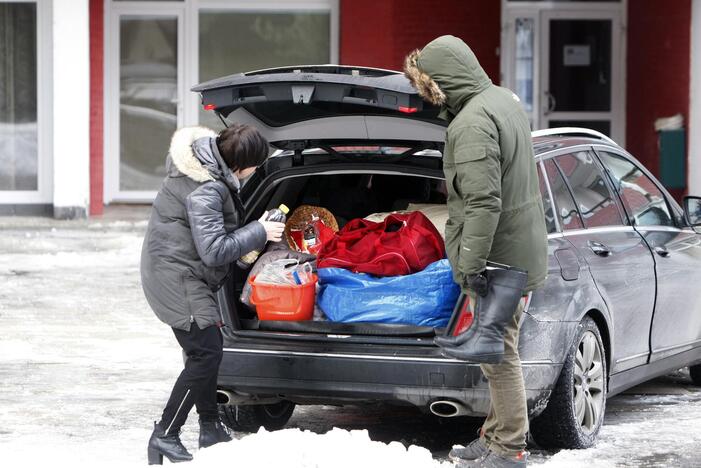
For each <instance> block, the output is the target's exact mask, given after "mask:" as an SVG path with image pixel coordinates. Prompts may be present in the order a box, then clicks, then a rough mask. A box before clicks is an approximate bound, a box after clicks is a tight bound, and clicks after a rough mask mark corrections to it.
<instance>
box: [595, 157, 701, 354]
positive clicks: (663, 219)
mask: <svg viewBox="0 0 701 468" xmlns="http://www.w3.org/2000/svg"><path fill="white" fill-rule="evenodd" d="M597 154H598V155H599V158H600V159H601V161H602V162H603V163H604V165H605V166H606V168H607V170H608V172H609V175H610V176H611V179H612V180H613V184H614V188H615V190H616V191H617V192H618V194H619V196H620V198H621V200H622V202H623V205H624V207H625V210H626V212H627V213H628V217H629V218H630V219H631V221H632V223H633V226H634V227H635V229H636V231H638V232H639V233H640V234H641V235H642V236H643V238H644V239H645V240H646V241H647V243H648V244H649V246H650V248H651V249H652V251H653V252H654V255H653V257H654V261H655V269H656V272H657V300H656V305H655V314H654V318H653V321H652V332H651V334H650V341H651V348H652V356H651V357H650V360H651V361H655V360H659V359H662V358H665V357H667V356H670V355H672V354H676V353H680V352H683V351H686V350H688V349H691V348H693V347H696V346H701V288H699V287H698V285H699V284H701V240H700V239H699V235H698V234H696V233H695V232H694V231H693V230H692V229H691V228H689V227H685V226H683V222H682V220H681V219H680V218H681V217H680V216H675V212H676V213H679V211H680V209H679V207H677V206H675V205H674V202H673V201H671V200H670V199H668V198H667V197H666V195H665V194H664V193H663V191H662V190H661V189H660V188H659V186H658V183H657V182H656V181H655V180H654V179H653V178H652V177H651V176H649V175H648V174H646V173H645V171H644V170H643V169H642V168H641V167H640V166H638V165H637V164H636V163H635V162H633V161H631V160H630V159H628V158H627V157H626V156H624V155H623V154H620V153H616V152H613V151H603V150H602V151H597Z"/></svg>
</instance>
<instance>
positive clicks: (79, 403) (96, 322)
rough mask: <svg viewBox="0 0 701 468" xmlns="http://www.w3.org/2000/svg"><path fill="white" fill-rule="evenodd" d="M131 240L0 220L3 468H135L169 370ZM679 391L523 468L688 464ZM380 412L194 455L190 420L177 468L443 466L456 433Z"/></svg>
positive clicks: (633, 402) (303, 422)
mask: <svg viewBox="0 0 701 468" xmlns="http://www.w3.org/2000/svg"><path fill="white" fill-rule="evenodd" d="M35 226H36V227H35ZM144 228H145V223H144V222H143V221H136V222H131V221H119V222H109V221H99V222H90V223H66V222H53V221H47V220H37V222H36V223H35V224H34V225H32V224H31V223H28V222H27V221H26V220H19V221H17V220H16V219H12V218H0V330H1V331H0V453H2V457H0V465H2V466H3V467H31V466H71V467H82V466H86V467H88V466H115V467H117V466H118V467H132V466H144V465H146V442H147V440H148V437H149V434H150V432H151V429H152V421H153V420H154V419H158V417H159V415H160V411H161V409H162V405H163V404H164V403H165V401H166V399H167V397H168V393H169V391H170V388H171V385H172V383H173V381H174V380H175V378H176V376H177V374H178V372H179V371H180V368H181V365H182V358H181V354H180V350H179V348H178V346H177V343H176V341H175V339H174V337H173V336H172V332H170V330H168V328H167V327H166V326H164V325H162V324H161V323H160V322H158V320H157V319H156V318H155V317H154V315H153V314H152V313H151V311H150V309H149V308H148V305H147V304H146V301H145V299H144V297H143V294H142V292H141V287H140V283H139V274H138V268H139V255H140V250H141V242H142V237H143V231H144ZM688 380H689V379H688V375H686V374H683V373H680V374H677V375H675V376H672V377H668V378H667V379H666V380H665V381H664V382H662V383H661V384H660V385H662V386H663V387H664V388H663V391H662V392H658V393H663V394H661V395H660V394H656V393H655V392H652V393H651V394H650V395H645V396H639V395H623V396H619V397H616V398H614V399H612V400H610V401H609V404H608V413H607V424H606V425H605V426H604V428H603V430H602V432H601V440H600V442H599V443H598V444H597V446H596V447H594V448H592V449H588V450H579V451H561V452H559V453H556V454H553V453H548V452H542V451H538V450H537V449H535V450H533V457H532V460H533V462H534V464H543V466H547V467H559V466H566V467H570V466H573V467H577V466H582V467H585V466H586V467H589V468H591V467H610V466H669V465H675V466H699V465H701V463H698V462H697V454H696V451H697V450H698V447H699V446H700V444H701V424H699V421H701V392H699V391H698V390H696V389H694V387H692V386H691V385H690V384H689V382H688ZM665 389H666V390H665ZM665 391H667V392H668V394H664V392H665ZM384 411H386V412H385V413H382V414H376V413H375V412H373V411H367V410H366V409H363V408H358V407H346V408H334V407H304V408H299V407H298V409H297V410H296V412H295V415H294V416H293V418H292V420H291V421H290V423H289V424H288V427H289V428H288V429H284V430H282V431H277V432H266V431H265V430H261V431H260V432H259V433H257V434H251V435H244V434H235V440H233V441H232V442H229V443H226V444H219V445H217V446H214V447H211V448H208V449H204V450H196V447H197V430H198V427H197V417H196V414H195V413H194V412H193V413H192V415H191V417H190V419H189V421H188V423H187V424H186V426H185V427H184V428H183V434H182V438H183V442H184V443H185V445H186V446H187V447H189V448H190V449H191V451H193V453H194V455H195V460H194V461H193V462H192V463H191V464H190V465H191V466H202V467H204V466H209V467H211V466H238V467H245V468H248V467H251V468H258V467H260V468H263V467H300V468H302V467H304V468H307V467H308V468H312V467H313V468H323V467H334V468H336V467H340V468H343V467H358V466H362V467H382V468H386V467H388V466H403V467H409V468H414V467H416V468H419V467H441V466H443V467H446V466H452V465H451V464H450V463H449V462H447V461H446V453H447V450H448V448H449V447H450V444H451V442H452V441H453V440H452V439H454V438H455V437H457V436H456V432H455V427H456V426H455V425H456V424H460V422H459V421H457V422H456V421H451V422H444V421H439V422H434V423H431V422H430V421H429V420H428V419H421V418H425V417H424V416H420V415H409V416H406V417H405V416H404V415H405V413H406V414H410V413H409V410H402V411H404V412H402V411H397V412H393V410H392V409H386V410H384ZM412 414H413V413H412ZM451 424H452V426H451ZM465 424H474V423H467V422H466V423H465ZM465 431H466V433H469V434H473V433H474V428H473V427H470V428H466V429H465ZM459 437H461V438H462V437H466V436H465V435H464V434H461V435H460V436H459ZM436 441H438V442H436ZM454 441H455V442H456V443H458V442H464V441H465V440H464V439H460V440H454ZM420 445H423V446H425V447H427V448H422V447H421V446H420ZM166 463H167V462H166ZM186 466H187V465H186Z"/></svg>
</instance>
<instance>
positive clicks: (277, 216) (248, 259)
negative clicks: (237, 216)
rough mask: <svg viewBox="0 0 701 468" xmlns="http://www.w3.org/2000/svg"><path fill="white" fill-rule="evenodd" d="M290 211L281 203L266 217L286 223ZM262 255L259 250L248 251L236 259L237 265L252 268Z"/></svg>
mask: <svg viewBox="0 0 701 468" xmlns="http://www.w3.org/2000/svg"><path fill="white" fill-rule="evenodd" d="M289 212H290V209H289V208H288V207H287V206H285V205H280V207H279V208H276V209H274V210H270V212H268V216H266V217H265V220H266V221H276V222H278V223H284V222H285V221H286V220H287V213H289ZM259 255H260V252H259V251H258V250H252V251H251V252H249V253H247V254H246V255H244V256H243V257H241V258H239V259H238V260H237V261H236V265H237V266H238V267H239V268H241V269H244V270H245V269H248V268H250V266H251V265H253V264H254V263H255V262H256V260H257V259H258V256H259Z"/></svg>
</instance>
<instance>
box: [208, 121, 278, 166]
mask: <svg viewBox="0 0 701 468" xmlns="http://www.w3.org/2000/svg"><path fill="white" fill-rule="evenodd" d="M217 148H219V154H221V157H222V159H224V162H226V164H227V166H229V169H231V170H232V171H236V170H238V169H247V168H249V167H257V166H260V165H261V164H263V163H264V162H265V160H266V159H267V158H268V141H267V140H266V139H265V137H264V136H263V135H261V134H260V132H258V130H256V128H255V127H252V126H250V125H244V124H233V125H232V126H231V127H228V128H225V129H224V130H222V131H221V132H219V136H218V137H217Z"/></svg>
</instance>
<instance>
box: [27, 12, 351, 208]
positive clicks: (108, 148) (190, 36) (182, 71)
mask: <svg viewBox="0 0 701 468" xmlns="http://www.w3.org/2000/svg"><path fill="white" fill-rule="evenodd" d="M25 1H26V0H25ZM104 2H105V3H104V5H105V7H104V25H105V27H104V57H105V66H104V75H103V76H104V86H105V93H104V99H103V103H104V107H105V116H104V139H103V154H104V169H103V178H104V186H103V195H104V201H105V204H106V205H109V204H110V203H152V202H153V200H154V198H155V197H156V194H157V189H155V190H122V189H121V187H120V181H119V165H120V152H121V147H120V142H119V136H120V130H119V115H118V110H119V42H118V37H119V32H118V28H119V17H120V16H122V15H130V14H138V15H154V16H162V15H173V16H177V18H178V76H177V83H178V85H177V89H178V98H177V101H178V103H177V120H178V128H179V127H182V126H192V125H199V108H200V105H201V103H200V96H199V93H193V92H191V91H190V88H191V87H192V86H194V85H196V84H198V83H199V82H200V81H199V60H200V58H199V33H200V31H199V23H200V22H199V15H200V12H201V11H207V10H209V11H211V10H215V11H232V12H235V11H244V12H250V11H257V12H266V11H270V12H279V11H324V12H328V13H329V21H330V28H329V47H330V55H329V56H330V59H331V62H333V63H338V61H339V44H340V26H339V25H340V5H339V2H340V0H170V1H153V0H152V1H136V0H123V1H114V0H104ZM115 109H116V110H115ZM166 152H167V148H163V157H165V154H166Z"/></svg>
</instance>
